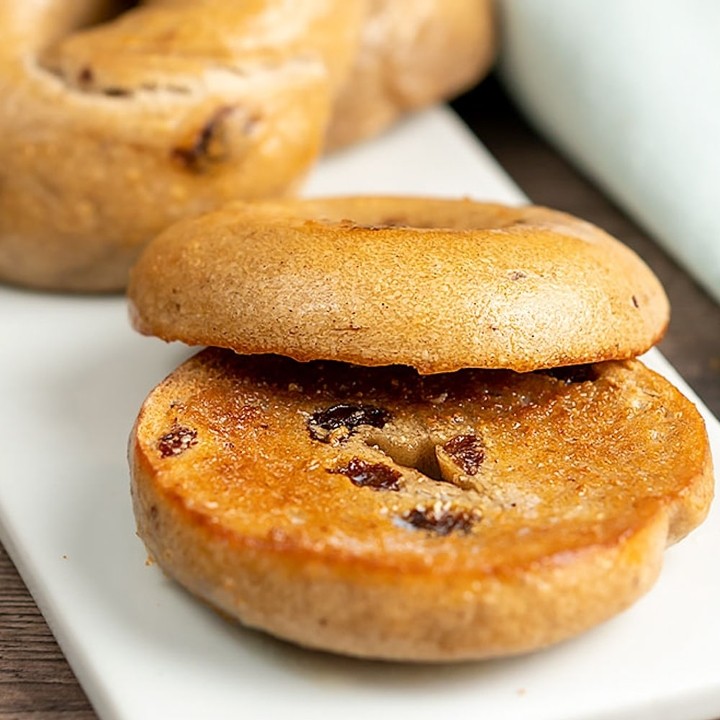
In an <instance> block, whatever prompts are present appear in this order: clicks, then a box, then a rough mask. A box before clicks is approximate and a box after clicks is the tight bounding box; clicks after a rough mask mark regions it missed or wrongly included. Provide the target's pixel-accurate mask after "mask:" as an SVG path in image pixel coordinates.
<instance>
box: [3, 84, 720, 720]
mask: <svg viewBox="0 0 720 720" xmlns="http://www.w3.org/2000/svg"><path fill="white" fill-rule="evenodd" d="M454 106H455V108H456V109H457V110H458V112H459V113H460V114H461V115H462V116H463V118H464V119H465V120H466V121H467V122H468V124H469V125H470V127H472V128H473V130H474V131H475V132H476V133H477V134H478V136H479V137H480V139H481V140H482V141H483V142H484V143H485V144H486V145H487V146H488V148H489V149H490V151H491V152H492V153H493V154H494V155H495V157H496V158H497V159H498V160H499V161H500V163H501V164H502V165H503V166H504V167H505V168H506V169H507V170H508V172H509V173H510V175H511V176H512V177H513V178H514V179H515V180H516V182H517V183H518V184H519V185H520V187H521V188H522V189H523V190H524V191H525V193H526V194H527V195H528V196H529V197H530V198H532V200H533V201H534V202H536V203H538V204H543V205H549V206H552V207H556V208H559V209H562V210H566V211H568V212H571V213H573V214H576V215H580V216H582V217H585V218H587V219H588V220H591V221H592V222H594V223H596V224H598V225H600V226H601V227H604V228H605V229H607V230H608V231H609V232H611V233H612V234H613V235H615V236H616V237H618V238H620V239H621V240H623V241H624V242H626V243H627V244H628V245H630V246H631V247H633V248H634V249H635V250H636V251H637V252H639V253H640V255H641V256H642V257H643V258H644V259H645V260H646V261H647V262H648V263H649V265H650V266H651V267H652V268H653V269H654V271H655V272H656V273H657V275H658V276H659V277H660V279H661V280H662V282H663V283H664V284H665V287H666V289H667V291H668V294H669V296H670V300H671V303H672V306H673V320H672V322H671V326H670V329H669V331H668V334H667V336H666V338H665V340H664V341H663V343H662V345H661V349H662V351H663V352H664V353H665V355H666V356H667V357H668V359H669V360H670V361H671V362H672V363H673V365H675V367H676V368H677V369H678V370H679V371H680V373H681V374H682V375H683V376H684V377H685V379H686V380H687V381H688V383H689V384H690V385H691V386H692V387H693V388H694V389H695V391H696V392H697V393H698V394H699V395H700V397H701V398H703V400H704V401H705V403H706V404H707V405H708V406H709V407H710V409H711V410H712V411H713V412H714V413H715V414H716V415H720V306H718V305H717V304H715V303H714V302H713V301H712V300H711V299H710V297H709V296H708V295H707V294H706V293H704V292H703V291H702V290H701V289H700V288H699V287H698V286H697V285H696V284H695V283H694V282H693V281H692V279H691V278H689V277H688V275H687V274H686V273H685V272H683V271H682V270H681V269H680V268H678V267H677V265H675V263H674V262H673V261H672V260H670V259H669V258H668V257H667V255H666V254H665V253H663V252H662V251H661V250H660V249H659V248H658V247H657V246H656V245H655V244H654V243H653V242H652V240H650V239H649V238H648V237H647V236H646V235H645V234H644V233H643V232H642V230H640V229H639V228H638V227H637V226H636V225H634V224H633V223H632V222H631V221H630V220H628V218H627V217H625V216H624V215H623V213H622V212H620V211H619V210H618V209H617V208H616V207H615V206H614V205H613V204H612V203H611V202H609V201H608V200H607V199H606V198H605V197H604V196H603V195H602V194H601V193H600V192H598V191H597V190H596V189H595V188H594V187H593V186H592V184H591V183H589V182H588V181H587V180H585V179H584V178H582V177H581V176H579V175H578V174H577V173H576V172H575V171H574V170H573V169H572V168H571V167H570V165H569V164H568V163H567V162H565V161H564V160H563V159H562V158H560V157H559V156H558V155H557V153H556V152H555V151H554V150H552V149H551V148H550V147H548V146H547V145H546V144H545V143H544V142H543V141H542V140H540V139H539V138H538V137H537V136H536V135H535V134H534V133H533V132H532V131H531V130H530V129H529V128H528V126H527V125H526V124H525V123H524V122H523V120H522V119H521V118H520V117H519V115H518V114H517V112H516V111H515V109H514V108H513V107H512V106H511V105H510V103H509V102H508V100H507V98H506V97H505V95H504V94H503V92H502V90H501V89H500V88H499V86H498V84H497V83H496V82H495V81H494V80H493V79H490V80H488V81H486V82H485V83H483V84H482V85H480V86H479V87H478V88H476V89H475V90H473V91H472V92H470V93H468V94H467V95H465V96H464V97H462V98H460V99H459V100H458V101H457V102H456V103H455V104H454ZM95 717H96V716H95V714H94V712H93V710H92V708H91V707H90V705H89V703H88V701H87V699H86V697H85V695H84V693H83V691H82V690H81V688H80V686H79V685H78V683H77V681H76V680H75V677H74V675H73V673H72V671H71V670H70V668H69V667H68V665H67V662H66V661H65V659H64V657H63V655H62V653H61V651H60V649H59V648H58V646H57V644H56V643H55V641H54V639H53V637H52V634H51V633H50V630H49V629H48V627H47V625H46V624H45V621H44V620H43V618H42V616H41V615H40V613H39V612H38V610H37V608H36V606H35V603H34V602H33V600H32V598H31V596H30V595H29V593H28V592H27V590H26V589H25V586H24V584H23V582H22V580H21V579H20V578H19V576H18V575H17V573H16V571H15V569H14V567H13V565H12V562H11V561H10V559H9V558H8V556H7V554H6V553H5V551H4V550H3V549H2V547H0V718H3V719H10V718H12V720H30V719H31V718H32V719H33V720H51V719H53V718H72V719H73V720H75V719H77V720H90V719H91V718H95ZM707 720H713V719H712V718H708V719H707Z"/></svg>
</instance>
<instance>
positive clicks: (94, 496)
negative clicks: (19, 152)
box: [0, 109, 720, 720]
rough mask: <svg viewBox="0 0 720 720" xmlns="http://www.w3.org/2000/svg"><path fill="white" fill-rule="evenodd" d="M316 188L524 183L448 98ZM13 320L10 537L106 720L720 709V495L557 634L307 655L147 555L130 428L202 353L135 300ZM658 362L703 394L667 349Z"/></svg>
mask: <svg viewBox="0 0 720 720" xmlns="http://www.w3.org/2000/svg"><path fill="white" fill-rule="evenodd" d="M307 191H308V193H311V194H319V193H328V194H339V193H350V192H366V193H380V192H388V193H408V194H410V193H419V194H422V193H425V194H430V193H432V194H438V195H446V196H458V195H466V196H471V197H474V198H478V199H491V200H500V201H505V202H511V203H517V202H522V201H523V200H524V198H523V197H522V195H521V194H520V192H519V191H518V190H517V188H516V187H515V186H514V185H513V184H512V182H511V181H510V180H509V179H508V178H507V177H506V176H505V174H504V173H503V171H502V170H501V169H500V168H498V166H497V165H496V164H495V163H494V161H493V160H492V159H491V158H490V157H489V156H488V155H487V153H486V152H485V151H484V149H483V148H482V147H481V146H480V145H479V144H478V143H477V142H476V141H475V139H474V138H472V137H471V136H470V134H469V133H468V132H467V131H466V130H465V129H464V127H463V126H462V125H461V124H460V123H459V122H458V121H457V120H456V119H455V118H454V116H452V115H451V114H450V113H449V112H448V111H446V110H442V109H434V110H431V111H429V112H427V113H425V114H422V115H419V116H417V117H416V118H414V119H413V120H411V121H410V122H407V123H405V124H404V125H402V126H400V127H398V128H397V129H396V130H395V131H394V132H392V133H390V134H389V135H387V136H386V137H384V138H381V139H379V140H377V141H375V142H372V143H368V144H366V145H364V146H363V147H361V148H357V149H354V150H352V151H349V152H346V153H343V154H339V155H337V156H335V157H333V158H332V159H330V160H327V161H324V162H323V163H322V165H321V166H320V167H319V168H318V169H317V171H316V173H315V174H314V175H313V177H312V178H311V179H310V182H309V185H308V190H307ZM0 336H2V338H3V355H2V356H3V362H2V369H3V372H2V373H1V374H0V378H1V380H0V382H1V383H2V403H0V423H1V428H2V434H1V437H2V453H1V455H0V458H1V459H0V463H1V465H0V467H1V470H0V532H1V535H0V538H1V539H2V541H3V543H4V544H5V546H6V547H7V549H8V551H9V552H10V554H11V556H12V558H13V560H14V561H15V563H16V564H17V566H18V567H19V569H20V571H21V573H22V575H23V577H24V579H25V581H26V582H27V584H28V586H29V587H30V589H31V591H32V592H33V594H34V596H35V598H36V600H37V602H38V604H39V606H40V608H41V609H42V611H43V613H44V614H45V616H46V618H47V619H48V621H49V623H50V625H51V627H52V629H53V631H54V632H55V635H56V636H57V638H58V640H59V641H60V644H61V645H62V647H63V649H64V651H65V653H66V655H67V657H68V659H69V660H70V662H71V664H72V666H73V668H74V670H75V672H76V673H77V676H78V678H79V679H80V682H81V683H82V685H83V687H84V688H85V690H86V692H87V694H88V696H89V697H90V700H91V702H92V703H93V705H94V706H95V708H96V710H97V711H98V713H99V714H100V716H101V717H102V718H104V719H105V720H110V719H114V718H117V719H122V720H141V719H144V718H148V719H152V720H156V719H157V718H173V720H181V719H183V718H188V719H190V718H193V719H198V720H200V719H204V718H220V717H235V716H237V717H244V718H263V719H264V720H273V719H274V718H291V717H292V718H304V717H312V718H325V717H338V718H340V717H341V718H343V720H353V719H354V718H358V719H362V720H366V718H369V717H372V718H374V719H375V720H382V719H384V718H388V719H389V718H392V719H393V720H395V719H396V718H398V717H412V718H413V720H422V719H424V718H428V719H430V718H432V720H436V719H437V718H439V717H450V718H464V717H467V718H488V717H492V718H503V719H504V720H513V719H514V718H518V719H519V718H522V719H523V720H544V719H547V720H563V719H565V718H567V719H570V718H572V719H573V720H601V719H602V718H613V719H614V720H622V719H623V718H628V719H629V718H632V719H633V720H642V719H644V718H647V719H648V720H650V719H651V718H652V720H663V719H667V720H670V719H672V720H708V719H709V718H713V717H716V716H720V562H719V561H718V558H719V557H720V507H719V506H718V505H717V504H716V506H715V510H714V511H713V513H712V514H711V516H710V518H709V519H708V520H707V522H706V523H705V525H703V526H702V527H701V528H700V529H699V530H697V531H696V532H695V533H693V534H692V535H691V536H690V537H689V538H688V539H687V540H685V541H684V542H683V543H681V544H680V545H678V546H676V547H674V548H672V549H671V550H669V551H668V553H667V556H666V564H665V568H664V570H663V573H662V577H661V578H660V581H659V583H658V584H657V586H656V587H655V589H654V590H653V591H652V592H651V593H650V594H649V595H648V596H647V597H645V598H644V599H642V600H641V601H640V602H639V603H637V605H635V607H633V608H632V609H631V610H629V611H628V612H626V613H624V614H623V615H621V616H620V617H618V618H616V619H614V620H612V621H611V622H608V623H606V624H605V625H603V626H601V627H599V628H597V629H595V630H593V631H592V632H589V633H587V634H586V635H584V636H582V637H580V638H578V639H576V640H573V641H571V642H567V643H565V644H563V645H561V646H558V647H555V648H553V649H551V650H548V651H545V652H540V653H537V654H534V655H531V656H528V657H522V658H516V659H512V660H504V661H497V662H483V663H470V664H464V665H459V666H447V667H438V666H430V667H427V666H426V667H415V666H407V665H395V664H382V663H371V662H361V661H356V660H351V659H344V658H338V657H333V656H331V655H325V654H322V653H313V652H308V651H304V650H301V649H299V648H295V647H292V646H289V645H286V644H284V643H281V642H279V641H276V640H273V639H271V638H268V637H265V636H263V635H261V634H259V633H255V632H252V631H247V630H244V629H242V628H240V627H237V626H235V625H232V624H230V623H228V622H226V621H225V620H223V619H221V618H220V617H218V616H216V615H215V614H214V613H213V612H211V611H210V610H208V609H207V608H206V607H205V606H204V605H202V604H200V603H198V602H196V601H195V600H193V599H192V598H190V597H189V596H188V595H186V594H185V593H184V592H183V591H181V590H180V589H178V588H177V587H176V586H175V585H174V584H173V583H171V582H169V581H167V580H166V579H165V578H164V577H163V576H162V574H161V572H160V571H159V570H158V569H157V568H156V567H149V566H146V565H145V552H144V549H143V547H142V545H141V543H140V541H139V540H138V539H137V538H136V537H135V535H134V523H133V518H132V513H131V508H130V498H129V491H128V487H129V485H128V471H127V465H126V459H125V452H126V450H125V448H126V441H127V437H128V433H129V431H130V428H131V425H132V423H133V420H134V418H135V415H136V413H137V411H138V409H139V407H140V404H141V402H142V400H143V398H144V396H145V395H146V393H147V392H148V391H149V390H150V388H151V387H152V386H153V385H155V384H156V383H157V382H159V381H160V380H161V379H162V378H163V377H164V376H165V375H166V374H167V373H169V372H170V371H171V370H172V369H173V368H174V367H175V366H176V365H177V364H178V363H179V362H180V360H181V359H183V358H184V357H186V356H188V355H189V354H190V351H188V350H187V349H186V348H182V347H179V346H174V345H173V346H170V345H165V344H163V343H162V342H160V341H158V340H154V339H148V338H143V337H140V336H138V335H136V334H135V333H133V332H132V330H131V329H130V327H129V325H128V322H127V318H126V310H125V304H124V301H123V300H122V299H121V298H117V297H115V298H91V297H83V298H74V297H67V296H53V295H44V294H35V293H28V292H22V291H16V290H11V289H7V288H5V289H1V290H0ZM647 359H648V362H649V364H651V365H652V366H654V367H655V368H656V369H659V370H660V371H661V372H663V373H664V374H666V375H667V376H668V377H669V378H670V379H671V380H672V381H673V382H675V383H676V384H677V385H679V387H680V388H681V389H682V390H683V391H684V392H685V393H686V394H688V395H689V396H691V397H692V393H691V392H690V391H689V389H688V388H687V386H686V385H685V384H684V383H683V381H682V380H681V379H680V378H679V377H678V376H677V374H676V373H675V372H674V371H673V370H672V368H670V367H669V366H668V365H667V363H666V362H665V361H664V360H663V358H662V357H661V356H660V355H659V354H658V353H654V352H653V353H650V355H649V356H648V358H647ZM703 412H704V414H705V418H706V420H707V424H708V429H709V431H710V435H711V438H712V443H713V449H714V454H715V457H717V458H720V426H718V423H717V421H716V420H715V419H714V418H712V417H711V416H710V414H709V413H708V412H707V411H705V410H703Z"/></svg>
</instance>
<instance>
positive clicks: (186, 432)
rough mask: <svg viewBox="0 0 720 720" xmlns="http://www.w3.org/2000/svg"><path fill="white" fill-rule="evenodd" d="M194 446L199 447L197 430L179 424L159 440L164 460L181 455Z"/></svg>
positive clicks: (161, 455)
mask: <svg viewBox="0 0 720 720" xmlns="http://www.w3.org/2000/svg"><path fill="white" fill-rule="evenodd" d="M193 445H197V430H193V429H192V428H188V427H184V426H182V425H177V424H176V425H173V427H172V429H171V430H170V432H169V433H167V434H165V435H163V436H162V437H161V438H160V439H159V440H158V450H159V451H160V457H164V458H166V457H172V456H174V455H180V453H183V452H185V450H187V449H188V448H190V447H192V446H193Z"/></svg>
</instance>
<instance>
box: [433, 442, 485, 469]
mask: <svg viewBox="0 0 720 720" xmlns="http://www.w3.org/2000/svg"><path fill="white" fill-rule="evenodd" d="M442 447H443V450H445V452H446V453H447V454H448V455H449V456H450V457H451V458H452V460H453V461H454V462H455V464H456V465H458V466H459V467H460V469H461V470H462V471H463V472H464V473H465V474H466V475H477V472H478V470H479V469H480V466H481V465H482V463H483V460H485V448H484V447H483V443H482V440H481V439H480V438H479V437H477V435H456V436H455V437H454V438H452V439H451V440H448V441H447V442H446V443H445V444H444V445H443V446H442Z"/></svg>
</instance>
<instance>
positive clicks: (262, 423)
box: [130, 349, 712, 661]
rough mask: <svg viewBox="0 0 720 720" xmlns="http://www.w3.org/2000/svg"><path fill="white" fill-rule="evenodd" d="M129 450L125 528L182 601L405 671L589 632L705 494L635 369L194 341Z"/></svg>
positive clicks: (679, 438) (148, 406)
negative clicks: (461, 364)
mask: <svg viewBox="0 0 720 720" xmlns="http://www.w3.org/2000/svg"><path fill="white" fill-rule="evenodd" d="M130 457H131V464H132V489H133V500H134V509H135V513H136V517H137V522H138V530H139V535H140V537H141V538H142V539H143V541H144V542H145V544H146V546H147V548H148V550H149V552H150V553H151V555H152V557H153V558H154V559H155V560H156V561H157V563H158V564H159V565H160V566H161V567H162V568H163V570H164V571H165V572H167V573H168V574H169V575H170V576H171V577H173V578H175V579H176V580H178V581H179V582H180V583H181V584H183V585H184V586H185V587H186V588H188V589H189V590H190V591H191V592H193V593H195V594H196V595H198V596H200V597H201V598H203V599H204V600H206V601H208V602H210V603H211V604H213V605H214V606H216V607H217V608H220V609H221V610H222V611H223V612H225V613H228V614H230V615H231V616H234V617H237V618H239V619H240V620H241V621H242V622H243V623H246V624H247V625H249V626H253V627H257V628H261V629H263V630H266V631H268V632H270V633H273V634H275V635H278V636H280V637H283V638H286V639H289V640H292V641H294V642H298V643H301V644H303V645H307V646H311V647H318V648H323V649H327V650H332V651H336V652H341V653H349V654H352V655H358V656H368V657H379V658H392V659H405V660H433V661H435V660H457V659H466V658H482V657H490V656H498V655H504V654H510V653H518V652H524V651H528V650H532V649H535V648H539V647H542V646H545V645H548V644H550V643H554V642H557V641H560V640H563V639H565V638H567V637H570V636H573V635H575V634H576V633H579V632H581V631H583V630H586V629H587V628H589V627H592V626H593V625H595V624H596V623H599V622H601V621H603V620H606V619H607V618H609V617H611V616H613V615H614V614H616V613H617V612H619V611H621V610H622V609H623V608H626V607H627V606H628V605H629V604H631V603H632V602H633V601H634V600H635V599H636V598H638V597H639V596H640V595H641V594H643V593H644V592H645V591H646V590H647V589H648V588H649V587H650V586H651V585H652V583H653V581H654V580H655V578H656V576H657V573H658V571H659V568H660V565H661V556H662V551H663V549H664V547H665V546H666V544H668V543H670V542H674V541H676V540H678V539H679V538H681V537H682V536H683V535H685V534H686V533H687V532H689V531H690V530H691V529H692V528H693V527H695V526H696V525H697V524H698V523H699V522H700V521H701V520H702V519H703V517H704V516H705V514H706V512H707V508H708V504H709V502H710V498H711V495H712V478H711V467H710V457H709V450H708V443H707V437H706V434H705V430H704V426H703V422H702V419H701V418H700V416H699V414H698V413H697V411H696V410H695V408H694V407H693V406H692V404H691V403H690V402H689V401H687V400H686V399H685V398H684V397H683V396H682V395H680V393H678V392H677V390H675V388H673V387H672V386H671V385H670V384H669V383H668V382H667V381H665V380H664V379H663V378H661V377H660V376H658V375H656V374H655V373H653V372H651V371H649V370H647V369H646V368H645V367H644V366H643V365H642V364H641V363H639V362H637V361H628V362H609V363H600V364H596V365H590V366H583V367H578V368H568V369H566V370H558V371H552V372H538V373H529V374H516V373H513V372H508V371H480V370H464V371H460V372H457V373H452V374H447V375H433V376H421V375H419V374H418V373H417V372H415V371H414V370H412V369H410V368H400V367H394V368H360V367H357V366H350V365H345V364H342V363H323V362H313V363H307V364H301V363H297V362H294V361H292V360H289V359H286V358H279V357H255V358H254V357H245V358H243V357H239V356H236V355H234V354H233V353H231V352H228V351H222V350H217V349H210V350H206V351H203V352H202V353H200V354H199V355H197V356H195V357H194V358H192V359H190V360H189V361H187V362H186V363H184V364H183V365H182V366H180V368H178V369H177V370H176V371H175V372H174V373H173V374H172V375H170V377H169V378H168V379H167V380H165V381H164V382H163V383H162V384H160V385H159V386H158V387H157V388H156V389H155V390H154V391H153V392H152V393H151V394H150V396H149V398H148V399H147V401H146V402H145V404H144V406H143V409H142V410H141V413H140V415H139V418H138V421H137V423H136V427H135V430H134V433H133V436H132V438H131V445H130Z"/></svg>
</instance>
